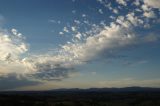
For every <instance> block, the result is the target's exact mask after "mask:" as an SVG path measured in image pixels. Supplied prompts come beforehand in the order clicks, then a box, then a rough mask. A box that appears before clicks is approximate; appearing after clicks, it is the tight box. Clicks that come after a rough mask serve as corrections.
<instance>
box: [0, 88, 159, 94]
mask: <svg viewBox="0 0 160 106" xmlns="http://www.w3.org/2000/svg"><path fill="white" fill-rule="evenodd" d="M57 92H71V93H72V92H160V88H151V87H125V88H89V89H80V88H71V89H68V88H61V89H53V90H46V91H0V94H52V93H57Z"/></svg>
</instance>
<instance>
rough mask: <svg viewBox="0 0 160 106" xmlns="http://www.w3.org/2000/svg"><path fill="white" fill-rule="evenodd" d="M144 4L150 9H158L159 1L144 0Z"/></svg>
mask: <svg viewBox="0 0 160 106" xmlns="http://www.w3.org/2000/svg"><path fill="white" fill-rule="evenodd" d="M144 3H145V4H147V5H148V6H150V7H152V8H160V1H159V0H144Z"/></svg>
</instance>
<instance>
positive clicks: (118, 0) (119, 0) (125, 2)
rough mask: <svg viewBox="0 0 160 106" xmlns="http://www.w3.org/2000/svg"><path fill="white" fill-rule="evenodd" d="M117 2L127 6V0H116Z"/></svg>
mask: <svg viewBox="0 0 160 106" xmlns="http://www.w3.org/2000/svg"><path fill="white" fill-rule="evenodd" d="M116 1H117V3H119V4H121V5H124V6H127V1H126V0H116Z"/></svg>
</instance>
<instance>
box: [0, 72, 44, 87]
mask: <svg viewBox="0 0 160 106" xmlns="http://www.w3.org/2000/svg"><path fill="white" fill-rule="evenodd" d="M40 83H41V82H38V81H31V80H29V79H27V78H26V77H24V76H23V75H18V74H15V73H11V74H7V75H1V76H0V90H11V89H15V88H19V87H25V86H31V85H38V84H40Z"/></svg>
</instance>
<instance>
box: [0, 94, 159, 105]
mask: <svg viewBox="0 0 160 106" xmlns="http://www.w3.org/2000/svg"><path fill="white" fill-rule="evenodd" d="M18 105H20V106H160V92H105V91H101V92H99V91H47V92H7V93H6V92H5V93H1V94H0V106H18Z"/></svg>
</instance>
